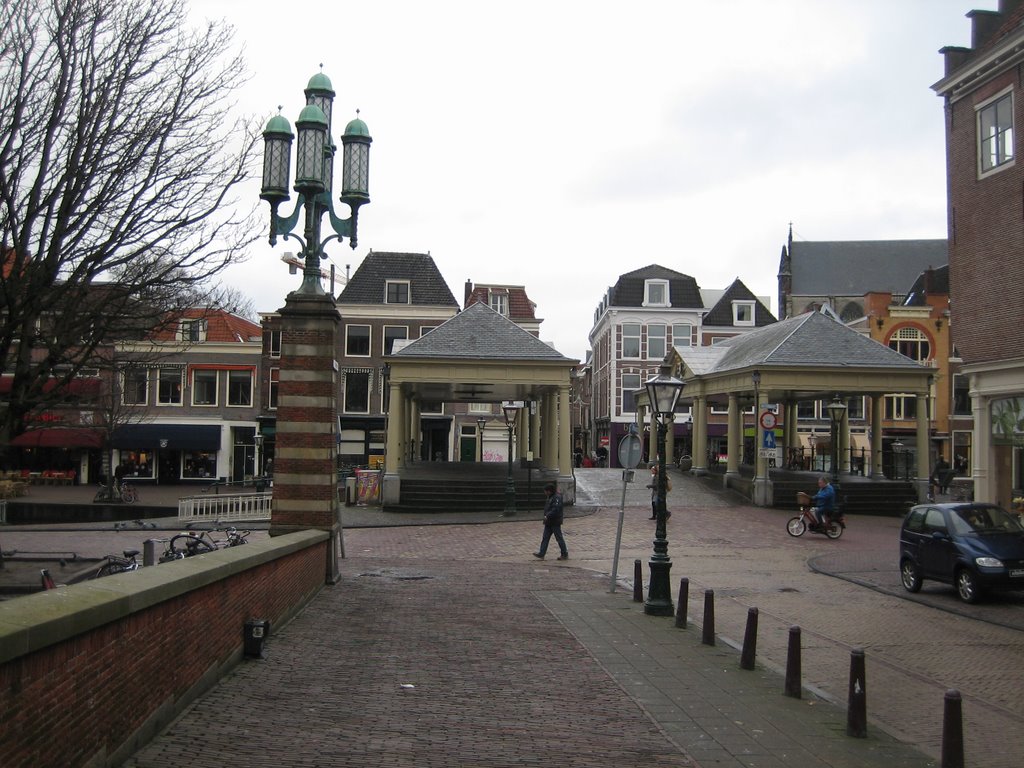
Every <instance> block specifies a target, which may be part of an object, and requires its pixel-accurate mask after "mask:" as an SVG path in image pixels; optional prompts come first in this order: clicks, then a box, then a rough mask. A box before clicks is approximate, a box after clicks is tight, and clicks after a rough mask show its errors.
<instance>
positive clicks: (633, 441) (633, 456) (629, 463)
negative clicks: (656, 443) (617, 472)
mask: <svg viewBox="0 0 1024 768" xmlns="http://www.w3.org/2000/svg"><path fill="white" fill-rule="evenodd" d="M643 447H644V445H643V441H642V440H641V439H640V438H639V437H637V436H636V435H625V436H624V437H623V438H622V439H621V440H620V441H619V464H620V465H621V466H622V467H623V469H636V468H637V467H639V466H640V459H641V457H642V456H643Z"/></svg>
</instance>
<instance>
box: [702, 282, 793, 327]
mask: <svg viewBox="0 0 1024 768" xmlns="http://www.w3.org/2000/svg"><path fill="white" fill-rule="evenodd" d="M734 301H753V302H754V325H755V326H757V327H758V328H760V327H762V326H765V325H770V324H772V323H776V322H778V320H777V318H776V317H775V315H773V314H772V313H771V311H769V309H768V307H766V306H765V305H764V304H763V303H762V302H761V300H760V299H759V298H757V296H755V295H754V293H753V291H751V290H750V289H749V288H747V286H746V285H744V283H743V281H742V280H740V279H739V278H738V277H737V278H736V279H735V280H733V281H732V285H730V286H729V287H728V288H726V289H725V293H723V294H722V297H721V298H720V299H719V300H718V301H717V302H716V303H715V305H714V306H713V307H712V308H711V310H710V311H709V312H708V313H707V314H706V315H705V316H704V325H705V326H709V325H711V326H718V327H731V326H733V325H734V322H733V312H732V303H733V302H734Z"/></svg>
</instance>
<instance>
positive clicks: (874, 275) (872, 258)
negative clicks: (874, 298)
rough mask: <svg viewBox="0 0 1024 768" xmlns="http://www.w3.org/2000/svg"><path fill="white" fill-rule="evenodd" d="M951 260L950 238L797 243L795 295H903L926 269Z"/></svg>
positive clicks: (793, 250) (791, 257)
mask: <svg viewBox="0 0 1024 768" xmlns="http://www.w3.org/2000/svg"><path fill="white" fill-rule="evenodd" d="M784 261H787V259H786V258H785V257H784ZM948 263H949V248H948V243H947V241H946V240H944V239H943V240H828V241H821V242H810V241H794V242H792V243H791V244H790V245H789V253H788V268H789V274H790V275H791V276H792V283H791V285H790V290H789V294H790V295H792V296H863V295H864V294H865V293H871V292H883V293H884V292H886V291H888V292H891V293H902V292H903V291H905V290H906V289H907V286H908V285H910V284H912V283H913V282H914V279H915V278H916V277H917V276H918V275H919V274H921V273H922V272H923V271H924V270H926V269H928V268H929V267H941V266H943V265H945V264H948Z"/></svg>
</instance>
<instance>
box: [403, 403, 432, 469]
mask: <svg viewBox="0 0 1024 768" xmlns="http://www.w3.org/2000/svg"><path fill="white" fill-rule="evenodd" d="M408 413H409V418H408V419H407V420H406V423H405V428H406V436H405V437H406V445H407V446H408V453H407V455H408V456H409V461H417V460H418V459H419V455H420V454H419V446H420V401H419V400H415V399H412V400H410V401H409V410H408ZM428 459H429V457H428Z"/></svg>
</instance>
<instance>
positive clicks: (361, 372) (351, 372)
mask: <svg viewBox="0 0 1024 768" xmlns="http://www.w3.org/2000/svg"><path fill="white" fill-rule="evenodd" d="M356 375H358V376H365V377H366V408H365V409H364V410H360V411H355V410H352V408H350V407H349V405H350V404H349V397H348V383H349V377H352V376H356ZM372 376H373V371H372V370H370V369H369V368H350V369H348V370H346V371H345V374H344V379H345V380H344V381H343V382H342V385H341V391H342V393H343V394H344V401H345V402H344V410H343V411H342V413H359V414H367V413H369V412H370V395H371V394H372V391H373V379H372Z"/></svg>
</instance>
